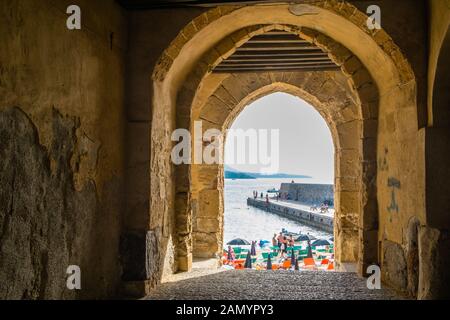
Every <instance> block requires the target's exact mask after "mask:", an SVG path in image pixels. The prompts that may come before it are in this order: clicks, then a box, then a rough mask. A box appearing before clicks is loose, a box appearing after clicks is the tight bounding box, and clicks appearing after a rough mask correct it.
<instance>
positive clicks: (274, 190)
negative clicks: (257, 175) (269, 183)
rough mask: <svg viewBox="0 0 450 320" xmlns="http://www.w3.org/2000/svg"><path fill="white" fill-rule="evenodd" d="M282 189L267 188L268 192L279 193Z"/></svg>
mask: <svg viewBox="0 0 450 320" xmlns="http://www.w3.org/2000/svg"><path fill="white" fill-rule="evenodd" d="M279 191H280V190H277V189H275V188H272V189H269V190H267V193H278V192H279Z"/></svg>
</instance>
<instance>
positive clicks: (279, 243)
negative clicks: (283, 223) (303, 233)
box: [277, 232, 283, 249]
mask: <svg viewBox="0 0 450 320" xmlns="http://www.w3.org/2000/svg"><path fill="white" fill-rule="evenodd" d="M277 241H278V243H277V245H278V248H280V249H281V243H283V234H282V233H281V232H280V234H279V235H278V237H277Z"/></svg>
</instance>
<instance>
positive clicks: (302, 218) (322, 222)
mask: <svg viewBox="0 0 450 320" xmlns="http://www.w3.org/2000/svg"><path fill="white" fill-rule="evenodd" d="M247 205H249V206H253V207H256V208H259V209H262V210H266V211H269V212H271V213H274V214H277V215H279V216H282V217H286V218H288V219H292V220H295V221H298V222H301V223H304V224H306V225H308V226H311V227H315V228H318V229H321V230H323V231H327V232H330V233H332V232H333V223H334V219H333V217H330V216H326V215H323V214H320V213H313V212H308V211H304V210H300V209H297V208H292V207H289V206H287V205H283V204H281V203H274V202H266V200H259V199H253V198H247Z"/></svg>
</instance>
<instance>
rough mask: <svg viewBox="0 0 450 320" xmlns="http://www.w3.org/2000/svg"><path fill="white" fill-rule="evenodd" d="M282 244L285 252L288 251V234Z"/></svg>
mask: <svg viewBox="0 0 450 320" xmlns="http://www.w3.org/2000/svg"><path fill="white" fill-rule="evenodd" d="M282 246H283V252H284V253H287V246H288V240H287V238H286V236H284V237H283V240H282Z"/></svg>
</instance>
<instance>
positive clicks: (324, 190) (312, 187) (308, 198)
mask: <svg viewBox="0 0 450 320" xmlns="http://www.w3.org/2000/svg"><path fill="white" fill-rule="evenodd" d="M280 196H281V198H282V199H290V200H295V201H298V202H299V203H302V204H306V205H321V204H322V203H324V202H329V203H333V200H334V190H333V185H332V184H312V183H282V184H281V187H280Z"/></svg>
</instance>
